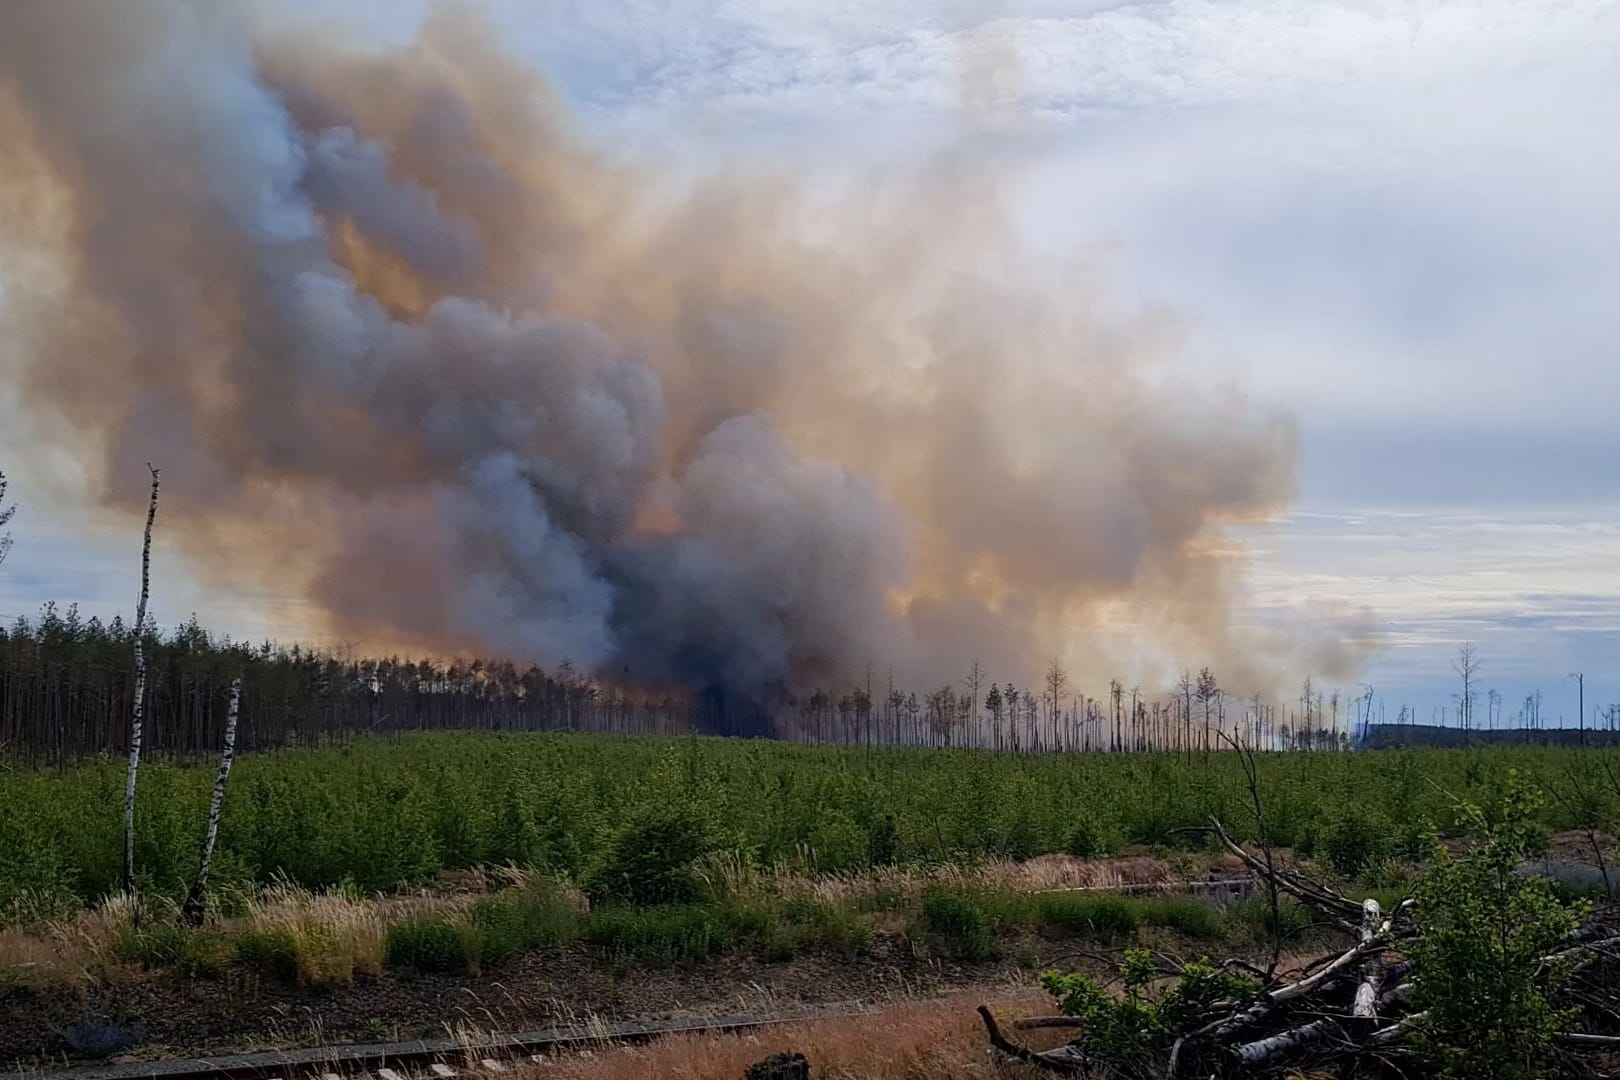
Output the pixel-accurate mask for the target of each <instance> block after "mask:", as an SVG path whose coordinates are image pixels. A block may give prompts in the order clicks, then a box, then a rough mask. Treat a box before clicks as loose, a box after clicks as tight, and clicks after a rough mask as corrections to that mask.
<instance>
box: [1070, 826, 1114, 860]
mask: <svg viewBox="0 0 1620 1080" xmlns="http://www.w3.org/2000/svg"><path fill="white" fill-rule="evenodd" d="M1117 844H1118V840H1117V838H1116V837H1115V836H1114V833H1113V831H1112V830H1111V829H1108V828H1106V827H1104V826H1103V824H1102V823H1101V822H1099V821H1098V820H1097V819H1096V818H1094V817H1091V816H1090V815H1087V816H1085V817H1082V818H1081V819H1080V821H1079V822H1078V823H1077V824H1076V825H1075V827H1074V831H1073V832H1072V833H1070V834H1069V854H1070V855H1073V856H1074V857H1075V858H1077V859H1097V858H1101V857H1102V856H1104V855H1110V854H1113V852H1114V849H1115V847H1116V846H1117Z"/></svg>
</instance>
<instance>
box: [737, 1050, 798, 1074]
mask: <svg viewBox="0 0 1620 1080" xmlns="http://www.w3.org/2000/svg"><path fill="white" fill-rule="evenodd" d="M743 1080H810V1062H809V1061H807V1060H806V1059H805V1056H804V1055H803V1054H772V1055H771V1056H770V1057H768V1058H766V1059H765V1060H764V1061H756V1062H754V1063H753V1064H752V1065H750V1066H748V1071H747V1072H745V1073H743Z"/></svg>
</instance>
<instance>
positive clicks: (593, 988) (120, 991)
mask: <svg viewBox="0 0 1620 1080" xmlns="http://www.w3.org/2000/svg"><path fill="white" fill-rule="evenodd" d="M1023 955H1024V957H1025V959H1026V962H1027V961H1031V960H1038V959H1039V958H1037V957H1032V956H1030V955H1029V954H1028V953H1027V952H1025V953H1024V954H1023ZM1029 985H1030V977H1029V971H1028V969H1027V968H1024V967H1021V966H1020V965H1019V964H1018V963H1015V962H1013V961H1011V960H1000V961H992V962H985V963H960V962H956V961H950V960H926V961H924V960H917V959H915V958H914V957H913V956H912V955H911V952H910V950H909V949H907V948H905V947H904V945H903V943H901V942H899V941H897V940H895V939H892V938H880V939H879V940H878V941H877V943H876V945H875V948H874V950H873V951H872V953H871V955H868V956H862V957H858V958H848V957H843V956H835V955H825V954H823V955H809V956H802V957H799V958H797V959H795V960H793V961H791V962H789V963H779V964H767V963H765V962H763V961H761V960H759V959H757V958H755V957H752V956H748V955H736V956H729V957H724V958H721V959H719V960H715V961H713V962H710V963H707V964H703V965H698V966H693V967H686V968H673V969H667V970H662V971H646V970H637V969H632V968H627V967H624V966H623V965H618V964H615V963H613V962H612V961H609V960H604V959H602V958H600V957H597V956H593V955H591V954H589V953H586V952H583V951H578V950H568V951H563V952H554V953H549V954H536V955H532V956H529V957H526V958H524V959H523V960H522V961H520V962H518V963H516V964H514V965H512V966H511V967H509V968H507V969H504V970H502V971H499V972H494V973H491V974H488V975H484V976H468V975H456V976H450V975H412V974H402V973H396V972H387V973H385V974H383V975H382V976H380V977H378V978H375V979H366V980H363V981H359V982H357V983H356V984H355V985H354V986H351V987H345V988H340V989H334V990H325V991H311V990H300V989H296V988H289V987H286V986H282V985H279V984H276V983H273V982H269V981H266V980H263V979H259V978H256V977H247V976H242V975H240V974H235V975H230V976H226V977H223V978H218V979H208V980H199V981H195V982H190V983H187V982H182V981H179V980H175V979H171V978H167V977H147V978H132V979H131V980H130V981H128V982H118V983H108V984H100V985H95V986H93V987H91V988H89V989H88V990H86V991H83V992H76V991H73V990H69V989H64V988H54V989H51V990H45V991H37V990H36V991H30V990H24V989H21V988H15V987H14V988H0V1016H3V1017H4V1018H5V1019H4V1022H3V1023H0V1070H14V1069H19V1070H20V1069H23V1068H31V1067H38V1066H50V1065H54V1066H56V1067H60V1066H61V1065H63V1064H64V1062H65V1061H67V1060H70V1059H73V1057H74V1056H73V1055H71V1053H70V1050H69V1045H68V1040H67V1038H66V1037H65V1033H66V1032H68V1031H69V1030H70V1029H72V1028H73V1027H74V1025H79V1024H105V1025H112V1026H115V1027H116V1028H118V1029H120V1030H123V1031H128V1032H131V1033H133V1034H134V1035H135V1036H136V1038H137V1041H136V1043H135V1045H133V1046H132V1047H130V1049H129V1050H128V1051H127V1052H126V1053H125V1054H124V1055H123V1056H124V1057H127V1058H129V1059H136V1058H152V1057H170V1056H192V1057H194V1056H198V1055H206V1054H211V1053H222V1052H226V1051H246V1050H258V1049H283V1048H290V1047H295V1046H311V1045H321V1044H327V1043H340V1042H370V1041H379V1040H401V1039H412V1038H425V1037H435V1036H437V1037H443V1036H445V1035H446V1034H454V1033H455V1032H456V1031H457V1030H458V1029H472V1030H478V1031H496V1030H508V1031H510V1030H519V1029H525V1028H541V1027H548V1026H554V1025H560V1024H569V1023H576V1022H581V1021H584V1020H586V1019H588V1018H591V1017H599V1018H602V1019H606V1020H653V1019H665V1018H673V1017H692V1016H719V1015H725V1014H734V1013H738V1012H745V1011H746V1012H768V1011H771V1010H773V1009H781V1008H788V1007H813V1006H825V1005H830V1004H834V1003H848V1002H878V1001H886V1000H893V999H897V998H903V997H918V996H923V997H926V996H933V995H938V994H943V993H950V992H960V991H965V990H970V989H981V988H982V989H984V990H985V991H986V992H987V993H988V992H996V993H1002V994H1004V993H1005V992H1006V991H1007V990H1008V989H1009V988H1011V987H1022V988H1024V989H1027V988H1028V987H1029Z"/></svg>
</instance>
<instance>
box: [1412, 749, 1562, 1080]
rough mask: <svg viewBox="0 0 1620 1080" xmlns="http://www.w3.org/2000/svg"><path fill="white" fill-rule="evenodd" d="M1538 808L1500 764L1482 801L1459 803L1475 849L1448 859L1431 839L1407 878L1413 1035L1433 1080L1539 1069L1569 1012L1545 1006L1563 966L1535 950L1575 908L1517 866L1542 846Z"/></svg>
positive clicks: (1545, 1066) (1532, 1073)
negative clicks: (1419, 875)
mask: <svg viewBox="0 0 1620 1080" xmlns="http://www.w3.org/2000/svg"><path fill="white" fill-rule="evenodd" d="M1541 806H1542V802H1541V796H1540V794H1539V792H1537V791H1536V790H1535V789H1534V788H1532V787H1531V786H1530V785H1529V784H1528V783H1526V782H1525V780H1524V779H1523V778H1522V777H1520V776H1519V775H1518V774H1517V772H1510V773H1509V776H1508V780H1507V783H1506V785H1505V787H1504V789H1503V791H1502V794H1501V797H1500V799H1499V800H1498V801H1497V802H1496V803H1495V805H1494V806H1492V807H1491V808H1490V809H1489V810H1485V809H1482V808H1480V807H1479V806H1476V805H1473V804H1470V803H1464V804H1462V805H1461V807H1460V808H1459V816H1460V817H1461V818H1462V819H1463V820H1466V821H1468V822H1470V823H1471V824H1472V825H1473V828H1474V831H1475V832H1476V833H1477V835H1478V836H1479V843H1478V844H1477V846H1475V847H1474V848H1473V849H1472V850H1471V851H1469V852H1467V853H1466V854H1464V855H1462V856H1453V855H1451V854H1450V853H1448V852H1447V851H1446V850H1445V849H1444V848H1442V847H1439V846H1438V845H1437V846H1436V847H1435V849H1434V852H1433V856H1432V862H1431V864H1430V867H1429V870H1428V872H1427V873H1426V874H1425V876H1424V879H1423V881H1422V883H1421V884H1420V885H1419V887H1418V890H1417V901H1418V907H1417V910H1418V912H1419V914H1420V918H1421V922H1420V931H1421V933H1420V936H1419V939H1418V943H1417V945H1416V946H1415V947H1414V948H1413V949H1412V958H1413V960H1414V961H1416V964H1417V967H1416V969H1415V972H1416V974H1415V975H1414V978H1413V982H1414V984H1415V990H1416V993H1415V998H1416V1003H1417V1008H1418V1009H1419V1010H1420V1011H1421V1015H1422V1019H1421V1021H1420V1022H1419V1023H1418V1025H1417V1027H1416V1038H1415V1039H1414V1044H1415V1046H1416V1048H1417V1050H1418V1052H1419V1054H1420V1055H1421V1056H1422V1057H1424V1058H1426V1059H1427V1060H1428V1061H1429V1062H1430V1063H1431V1064H1432V1065H1433V1066H1434V1067H1435V1069H1436V1072H1437V1075H1439V1076H1440V1077H1442V1078H1444V1080H1509V1078H1527V1077H1536V1076H1545V1075H1550V1074H1551V1065H1550V1061H1549V1057H1550V1051H1551V1049H1552V1045H1553V1036H1554V1034H1556V1033H1557V1032H1558V1031H1559V1030H1561V1029H1563V1028H1564V1027H1566V1026H1567V1025H1568V1024H1569V1023H1570V1022H1571V1020H1572V1019H1573V1016H1572V1014H1571V1013H1569V1012H1565V1011H1561V1010H1559V1009H1557V1008H1555V1007H1554V1006H1553V1004H1552V995H1553V994H1554V992H1555V991H1556V989H1557V988H1558V987H1559V986H1560V985H1561V984H1562V983H1563V982H1564V981H1566V980H1567V978H1568V976H1569V968H1568V966H1567V965H1558V964H1552V965H1548V964H1543V963H1542V962H1541V959H1540V958H1541V957H1543V956H1545V955H1547V954H1548V953H1550V952H1552V951H1554V950H1555V949H1556V948H1557V946H1558V945H1559V943H1560V942H1562V941H1563V940H1564V939H1565V938H1566V937H1567V936H1568V935H1569V933H1570V932H1571V931H1572V930H1574V929H1575V926H1576V925H1577V922H1578V913H1579V912H1578V909H1575V910H1572V909H1569V908H1565V907H1563V906H1562V905H1561V904H1559V902H1558V900H1557V898H1556V897H1555V895H1554V892H1553V887H1552V884H1551V883H1550V882H1548V881H1547V880H1546V879H1544V878H1540V877H1533V876H1529V875H1524V874H1520V873H1518V872H1517V871H1518V867H1519V865H1520V864H1521V863H1522V862H1523V860H1524V859H1525V857H1526V856H1527V855H1530V854H1533V853H1536V852H1538V851H1539V850H1541V849H1542V847H1543V846H1544V845H1545V841H1546V831H1545V828H1544V827H1543V826H1542V825H1541V824H1540V822H1539V819H1538V814H1539V811H1540V809H1541Z"/></svg>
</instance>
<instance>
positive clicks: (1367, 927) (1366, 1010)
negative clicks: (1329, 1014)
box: [1350, 898, 1394, 1027]
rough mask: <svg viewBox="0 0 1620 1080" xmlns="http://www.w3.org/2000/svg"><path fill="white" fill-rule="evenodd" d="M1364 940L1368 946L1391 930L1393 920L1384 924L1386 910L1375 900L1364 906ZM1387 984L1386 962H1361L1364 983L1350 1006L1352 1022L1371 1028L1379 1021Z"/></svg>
mask: <svg viewBox="0 0 1620 1080" xmlns="http://www.w3.org/2000/svg"><path fill="white" fill-rule="evenodd" d="M1361 911H1362V914H1361V940H1360V941H1359V942H1358V944H1360V945H1366V944H1368V943H1370V942H1372V941H1373V940H1374V939H1376V938H1377V937H1378V932H1379V930H1380V929H1381V928H1382V929H1385V930H1387V929H1388V928H1389V927H1390V925H1391V923H1393V921H1394V920H1393V918H1391V919H1390V920H1389V921H1384V917H1383V916H1384V912H1383V909H1382V908H1380V907H1379V904H1378V901H1377V900H1373V899H1371V898H1369V899H1366V900H1363V901H1362V902H1361ZM1383 980H1384V961H1383V957H1382V956H1381V955H1379V954H1378V953H1373V954H1371V955H1369V956H1368V957H1367V958H1366V959H1364V960H1363V961H1362V962H1361V982H1360V983H1358V984H1357V985H1356V998H1355V1001H1354V1003H1352V1005H1351V1006H1350V1016H1351V1018H1352V1019H1354V1020H1356V1021H1358V1022H1360V1023H1362V1024H1365V1025H1366V1026H1368V1027H1371V1026H1372V1025H1373V1024H1374V1023H1376V1022H1377V1020H1378V987H1379V985H1380V984H1381V983H1382V982H1383Z"/></svg>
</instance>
